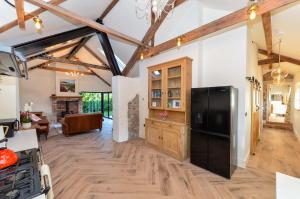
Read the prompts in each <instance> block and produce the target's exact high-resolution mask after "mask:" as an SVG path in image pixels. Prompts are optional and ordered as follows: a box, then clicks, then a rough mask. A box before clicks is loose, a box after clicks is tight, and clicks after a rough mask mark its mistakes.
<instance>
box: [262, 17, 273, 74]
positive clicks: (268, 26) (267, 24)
mask: <svg viewBox="0 0 300 199" xmlns="http://www.w3.org/2000/svg"><path fill="white" fill-rule="evenodd" d="M261 17H262V23H263V28H264V33H265V41H266V47H267V51H268V57H269V58H271V54H272V51H273V50H272V49H273V44H272V43H273V42H272V20H271V12H267V13H264V14H262V16H261ZM269 68H270V69H272V63H271V64H270V65H269Z"/></svg>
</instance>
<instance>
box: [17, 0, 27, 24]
mask: <svg viewBox="0 0 300 199" xmlns="http://www.w3.org/2000/svg"><path fill="white" fill-rule="evenodd" d="M15 6H16V12H17V19H18V24H19V27H20V29H25V12H24V0H15Z"/></svg>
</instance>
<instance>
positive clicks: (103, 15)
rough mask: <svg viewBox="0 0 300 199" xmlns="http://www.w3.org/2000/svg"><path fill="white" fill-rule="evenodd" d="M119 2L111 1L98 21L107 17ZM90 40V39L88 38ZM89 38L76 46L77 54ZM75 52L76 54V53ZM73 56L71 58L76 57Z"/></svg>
mask: <svg viewBox="0 0 300 199" xmlns="http://www.w3.org/2000/svg"><path fill="white" fill-rule="evenodd" d="M118 1H119V0H112V2H111V3H110V4H109V5H108V7H107V8H106V9H105V10H104V12H103V13H102V15H101V16H100V17H99V19H100V20H103V19H104V18H105V17H106V16H107V15H108V13H109V12H110V11H111V10H112V9H113V8H114V6H115V5H116V4H117V3H118ZM90 38H91V37H90ZM90 38H88V39H87V40H82V41H81V43H80V44H78V47H77V52H78V51H79V50H80V49H81V48H82V46H84V45H85V44H86V43H87V42H88V41H89V40H90ZM77 52H76V53H77ZM76 53H75V54H73V56H75V55H76ZM70 57H72V56H71V53H70Z"/></svg>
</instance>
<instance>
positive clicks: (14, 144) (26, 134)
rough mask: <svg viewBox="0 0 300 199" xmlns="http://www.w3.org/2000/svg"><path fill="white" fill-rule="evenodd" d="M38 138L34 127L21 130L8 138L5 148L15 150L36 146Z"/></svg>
mask: <svg viewBox="0 0 300 199" xmlns="http://www.w3.org/2000/svg"><path fill="white" fill-rule="evenodd" d="M38 147H39V145H38V139H37V135H36V130H35V129H29V130H21V131H18V132H16V133H15V136H14V137H12V138H8V142H7V148H8V149H11V150H13V151H15V152H18V151H23V150H27V149H34V148H36V149H37V148H38Z"/></svg>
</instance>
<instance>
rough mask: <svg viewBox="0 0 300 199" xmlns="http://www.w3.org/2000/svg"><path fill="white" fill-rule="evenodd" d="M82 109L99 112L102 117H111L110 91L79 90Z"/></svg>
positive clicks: (86, 111)
mask: <svg viewBox="0 0 300 199" xmlns="http://www.w3.org/2000/svg"><path fill="white" fill-rule="evenodd" d="M80 95H81V96H83V98H82V110H83V112H84V113H97V112H101V113H102V115H103V117H105V118H108V119H112V116H113V115H112V110H113V104H112V100H113V99H112V93H111V92H81V93H80Z"/></svg>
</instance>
